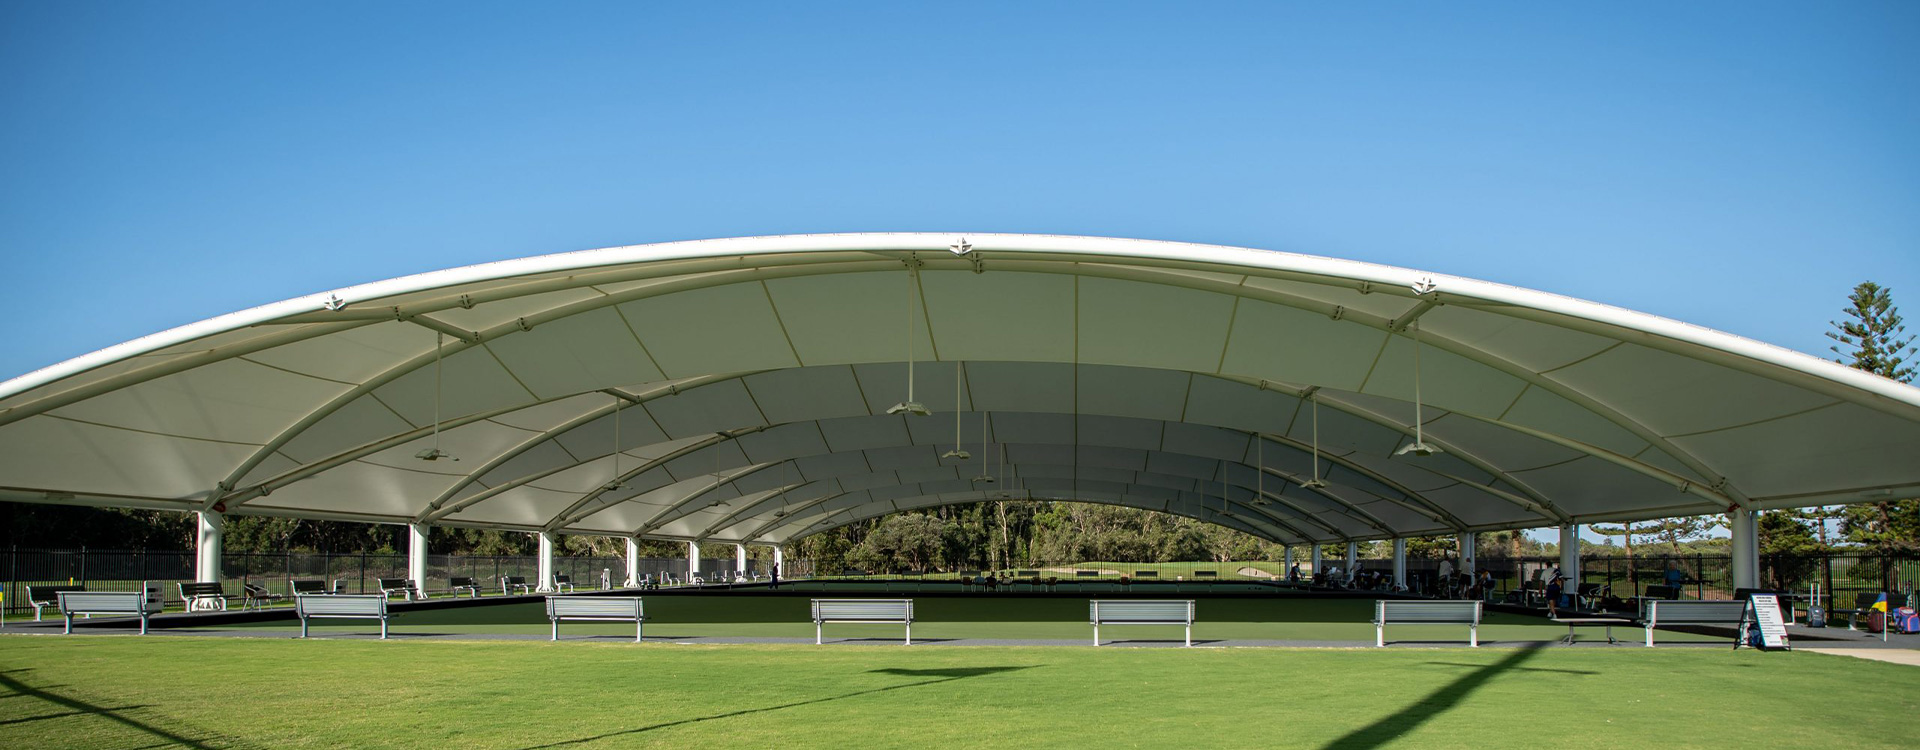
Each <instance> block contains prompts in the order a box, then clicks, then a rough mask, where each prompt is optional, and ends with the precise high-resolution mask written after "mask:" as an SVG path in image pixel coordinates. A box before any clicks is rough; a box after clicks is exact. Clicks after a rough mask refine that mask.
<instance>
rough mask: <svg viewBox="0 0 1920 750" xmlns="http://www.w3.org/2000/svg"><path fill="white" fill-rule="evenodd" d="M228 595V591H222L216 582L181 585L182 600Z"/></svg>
mask: <svg viewBox="0 0 1920 750" xmlns="http://www.w3.org/2000/svg"><path fill="white" fill-rule="evenodd" d="M226 593H227V592H226V590H225V589H222V588H221V587H220V584H219V583H218V582H216V581H208V582H205V583H182V584H180V598H182V599H186V598H189V597H195V596H225V595H226Z"/></svg>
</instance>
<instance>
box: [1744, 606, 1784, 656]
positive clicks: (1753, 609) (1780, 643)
mask: <svg viewBox="0 0 1920 750" xmlns="http://www.w3.org/2000/svg"><path fill="white" fill-rule="evenodd" d="M1747 601H1748V604H1747V613H1748V615H1749V616H1750V617H1752V618H1753V622H1754V624H1755V625H1757V626H1759V628H1760V645H1762V646H1765V647H1767V648H1787V647H1788V646H1787V624H1786V623H1785V622H1783V621H1781V619H1780V597H1779V596H1777V595H1775V594H1754V595H1752V596H1751V597H1749V598H1748V600H1747Z"/></svg>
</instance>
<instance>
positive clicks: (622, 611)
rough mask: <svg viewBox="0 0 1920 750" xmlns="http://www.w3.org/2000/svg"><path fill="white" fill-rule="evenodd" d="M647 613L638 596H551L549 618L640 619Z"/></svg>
mask: <svg viewBox="0 0 1920 750" xmlns="http://www.w3.org/2000/svg"><path fill="white" fill-rule="evenodd" d="M644 613H645V610H644V609H642V607H641V604H640V597H637V596H549V597H547V617H548V619H554V618H561V617H619V618H625V619H631V620H638V619H640V617H641V615H642V614H644Z"/></svg>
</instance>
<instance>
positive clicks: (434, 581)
mask: <svg viewBox="0 0 1920 750" xmlns="http://www.w3.org/2000/svg"><path fill="white" fill-rule="evenodd" d="M220 567H221V571H220V572H221V583H223V584H225V585H226V590H227V593H228V594H231V595H235V596H237V595H239V593H240V590H241V587H240V584H242V583H250V584H254V585H258V586H263V587H265V588H266V589H267V590H268V591H270V592H273V593H276V594H282V595H286V594H290V593H292V592H291V583H290V581H291V580H292V579H302V580H307V579H317V580H323V581H326V582H327V585H328V586H332V585H334V583H335V582H338V583H339V585H340V586H341V588H342V590H343V591H345V592H347V593H356V594H368V593H378V592H379V591H380V587H379V579H381V578H405V577H407V556H406V555H404V554H392V553H385V554H383V553H371V552H369V553H360V552H342V553H328V552H289V553H278V554H268V553H252V552H233V553H227V554H225V555H222V556H221V562H220ZM638 567H639V572H640V574H641V575H643V576H644V575H652V576H653V577H654V578H656V579H658V578H660V577H661V576H662V574H666V575H671V576H673V577H674V578H676V579H685V578H686V575H687V561H686V560H685V559H684V558H642V559H640V561H639V566H638ZM734 567H735V561H734V559H733V558H730V557H729V558H723V559H702V560H701V563H700V569H701V575H702V576H704V577H706V578H708V579H709V580H713V579H717V578H721V577H728V578H730V577H732V576H733V575H734V573H735V572H736V571H735V570H734ZM762 567H764V566H762V565H761V564H760V563H759V562H758V561H749V562H748V566H747V570H746V571H745V572H746V573H747V574H748V575H752V574H754V573H756V572H758V573H761V574H764V573H765V571H763V570H761V568H762ZM787 567H788V568H790V569H804V567H805V565H804V563H802V564H801V565H797V566H796V565H788V566H787ZM539 568H540V561H539V558H537V557H533V556H530V555H490V556H489V555H428V556H427V584H428V585H427V588H428V590H429V591H436V592H437V591H444V590H446V588H447V586H448V579H449V578H452V577H454V576H464V577H472V578H475V579H478V580H480V581H481V582H482V583H490V584H492V585H496V586H497V585H498V581H499V579H500V577H501V576H523V577H525V578H526V579H527V580H528V581H533V580H535V579H536V578H537V577H538V575H539ZM626 571H627V563H626V560H625V559H623V558H620V557H558V556H556V557H554V558H553V572H554V573H555V574H556V575H565V576H570V577H572V580H573V583H574V585H575V586H577V587H579V588H583V589H591V588H597V587H599V586H600V585H601V582H602V577H603V575H604V576H605V577H606V578H607V579H608V583H610V584H611V585H612V586H614V587H619V586H620V585H621V584H623V583H624V582H625V580H626ZM782 573H783V574H788V573H787V571H782ZM193 580H194V553H193V552H191V551H178V550H99V549H20V548H14V549H9V550H7V551H6V553H5V557H4V558H0V584H4V585H5V586H6V592H5V594H6V599H5V603H4V606H5V608H6V611H7V613H8V614H9V615H10V616H11V615H13V614H15V613H19V612H21V611H27V610H30V609H31V607H30V605H29V604H28V603H27V591H26V587H27V586H34V585H41V584H66V583H76V584H84V585H86V587H87V588H88V589H90V590H94V591H137V590H139V586H140V583H141V582H142V581H156V582H159V583H161V584H163V585H162V587H161V588H162V590H163V591H165V593H166V596H167V600H168V602H169V604H172V605H178V604H179V602H180V600H179V595H180V589H179V587H178V586H176V585H175V584H177V583H184V582H191V581H193Z"/></svg>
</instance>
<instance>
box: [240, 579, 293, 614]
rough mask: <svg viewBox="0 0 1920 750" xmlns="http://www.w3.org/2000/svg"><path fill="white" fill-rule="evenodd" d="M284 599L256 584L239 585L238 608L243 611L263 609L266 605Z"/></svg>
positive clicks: (242, 583) (243, 583) (244, 583)
mask: <svg viewBox="0 0 1920 750" xmlns="http://www.w3.org/2000/svg"><path fill="white" fill-rule="evenodd" d="M285 598H286V597H285V596H282V595H280V594H276V593H273V592H271V591H268V590H267V587H265V586H262V585H260V584H257V583H246V582H241V584H240V608H241V609H243V610H247V609H265V608H266V606H267V605H269V604H272V603H274V602H277V601H280V600H281V599H285Z"/></svg>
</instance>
